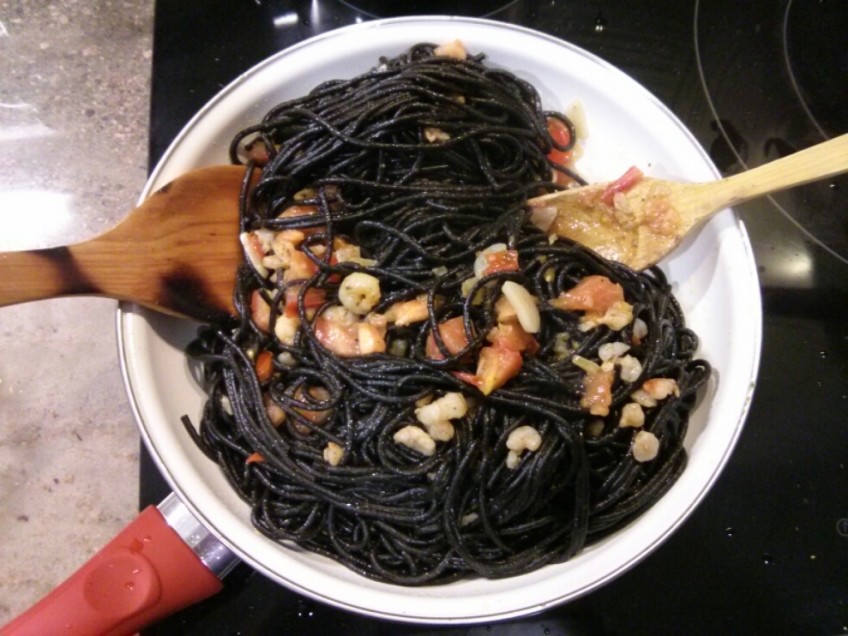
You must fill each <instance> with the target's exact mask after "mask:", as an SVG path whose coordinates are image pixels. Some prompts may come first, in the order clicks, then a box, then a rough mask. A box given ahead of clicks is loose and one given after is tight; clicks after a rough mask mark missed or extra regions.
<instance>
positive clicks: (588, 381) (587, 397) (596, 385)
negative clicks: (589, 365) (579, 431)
mask: <svg viewBox="0 0 848 636" xmlns="http://www.w3.org/2000/svg"><path fill="white" fill-rule="evenodd" d="M614 375H615V373H614V372H613V371H594V372H592V373H587V374H586V377H585V378H584V380H583V397H582V398H581V399H580V406H581V407H583V408H584V409H589V413H591V414H592V415H600V416H604V415H609V407H610V404H611V403H612V381H613V377H614Z"/></svg>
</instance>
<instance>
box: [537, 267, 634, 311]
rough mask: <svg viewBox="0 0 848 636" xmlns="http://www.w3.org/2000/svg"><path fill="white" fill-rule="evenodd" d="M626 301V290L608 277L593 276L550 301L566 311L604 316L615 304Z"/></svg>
mask: <svg viewBox="0 0 848 636" xmlns="http://www.w3.org/2000/svg"><path fill="white" fill-rule="evenodd" d="M623 300H624V288H623V287H622V286H621V285H619V284H618V283H614V282H612V281H611V280H610V279H609V278H607V277H606V276H600V275H598V274H592V275H590V276H586V277H585V278H582V279H580V282H578V283H577V284H576V285H575V286H574V287H572V288H571V289H569V290H568V291H566V292H562V293H561V294H560V295H559V297H557V298H554V299H553V300H551V301H550V304H551V305H552V306H553V307H556V308H557V309H562V310H564V311H587V312H591V313H597V314H603V313H604V312H606V310H607V309H609V308H610V307H612V305H613V304H615V303H616V302H619V301H623Z"/></svg>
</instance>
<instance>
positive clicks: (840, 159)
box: [700, 134, 848, 213]
mask: <svg viewBox="0 0 848 636" xmlns="http://www.w3.org/2000/svg"><path fill="white" fill-rule="evenodd" d="M843 172H848V134H845V135H840V136H839V137H834V138H833V139H830V140H828V141H825V142H822V143H820V144H816V145H815V146H810V147H809V148H805V149H803V150H799V151H798V152H795V153H793V154H791V155H788V156H786V157H782V158H781V159H776V160H775V161H771V162H769V163H766V164H764V165H762V166H758V167H756V168H752V169H751V170H746V171H745V172H740V173H739V174H736V175H733V176H730V177H727V178H726V179H722V180H721V181H716V182H713V183H709V184H701V188H700V190H701V194H702V197H703V199H702V202H703V206H704V212H705V213H708V212H712V211H715V210H721V209H723V208H726V207H730V206H733V205H737V204H739V203H744V202H745V201H748V200H750V199H754V198H756V197H758V196H762V195H764V194H770V193H772V192H779V191H781V190H785V189H787V188H791V187H794V186H799V185H803V184H805V183H810V182H812V181H819V180H821V179H826V178H828V177H832V176H834V175H837V174H841V173H843ZM706 208H709V210H707V209H706Z"/></svg>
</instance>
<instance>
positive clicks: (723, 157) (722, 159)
mask: <svg viewBox="0 0 848 636" xmlns="http://www.w3.org/2000/svg"><path fill="white" fill-rule="evenodd" d="M710 128H712V129H713V130H714V131H715V132H716V133H718V134H717V136H716V138H715V139H714V140H713V142H712V144H710V159H712V160H713V161H714V162H715V164H716V166H717V167H718V169H719V170H721V171H722V172H723V173H724V174H729V173H733V172H739V171H740V170H744V169H745V167H746V162H747V161H748V142H747V141H745V139H744V138H743V137H742V135H741V134H739V131H738V130H736V127H735V126H734V125H733V124H731V123H730V122H729V121H727V120H725V119H720V120H713V121H711V122H710Z"/></svg>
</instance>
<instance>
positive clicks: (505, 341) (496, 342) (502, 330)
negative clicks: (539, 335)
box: [486, 322, 539, 355]
mask: <svg viewBox="0 0 848 636" xmlns="http://www.w3.org/2000/svg"><path fill="white" fill-rule="evenodd" d="M486 340H488V341H489V342H491V343H492V345H493V346H495V347H501V348H503V349H512V350H513V351H518V352H523V351H526V352H527V353H529V354H531V355H533V354H535V353H537V352H538V351H539V342H538V340H536V338H534V337H533V336H532V335H530V334H529V333H527V332H526V331H524V329H523V328H522V326H521V325H520V324H518V323H517V322H501V323H498V326H497V327H495V328H493V329H492V330H491V331H490V332H489V333H488V334H487V335H486Z"/></svg>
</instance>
